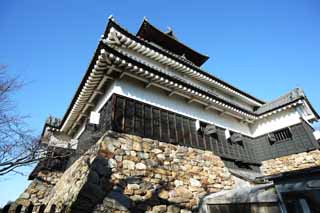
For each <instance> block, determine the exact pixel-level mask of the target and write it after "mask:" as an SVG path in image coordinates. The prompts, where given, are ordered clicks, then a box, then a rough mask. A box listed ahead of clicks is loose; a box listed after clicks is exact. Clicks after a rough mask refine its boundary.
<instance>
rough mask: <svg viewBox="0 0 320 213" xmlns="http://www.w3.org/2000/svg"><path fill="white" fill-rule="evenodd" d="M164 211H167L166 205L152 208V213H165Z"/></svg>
mask: <svg viewBox="0 0 320 213" xmlns="http://www.w3.org/2000/svg"><path fill="white" fill-rule="evenodd" d="M166 211H167V206H166V205H159V206H154V207H153V208H152V212H157V213H160V212H166Z"/></svg>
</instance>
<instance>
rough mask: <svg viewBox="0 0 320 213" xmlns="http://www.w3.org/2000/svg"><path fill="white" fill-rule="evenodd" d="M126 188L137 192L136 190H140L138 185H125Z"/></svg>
mask: <svg viewBox="0 0 320 213" xmlns="http://www.w3.org/2000/svg"><path fill="white" fill-rule="evenodd" d="M127 188H128V189H129V190H138V189H140V186H139V185H138V184H135V183H134V184H128V185H127Z"/></svg>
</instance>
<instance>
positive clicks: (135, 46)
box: [102, 27, 262, 106]
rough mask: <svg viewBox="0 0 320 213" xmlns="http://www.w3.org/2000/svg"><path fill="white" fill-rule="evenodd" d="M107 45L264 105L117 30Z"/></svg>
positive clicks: (113, 29)
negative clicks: (129, 50) (128, 50)
mask: <svg viewBox="0 0 320 213" xmlns="http://www.w3.org/2000/svg"><path fill="white" fill-rule="evenodd" d="M102 41H103V42H104V43H105V44H107V45H111V46H122V47H125V48H128V49H131V50H133V51H135V52H137V53H139V54H142V55H144V56H146V57H149V58H150V59H152V60H155V61H157V62H159V63H161V64H162V65H164V66H168V67H170V68H172V69H175V70H177V71H180V72H181V73H182V74H184V75H189V76H191V77H192V78H195V79H197V80H199V81H201V82H203V83H206V84H208V85H210V86H212V85H215V86H216V87H218V88H220V89H222V90H224V91H226V92H228V93H230V94H232V95H234V96H238V97H241V98H242V99H243V100H246V101H247V102H249V103H251V104H254V105H257V106H261V105H262V104H261V103H260V102H258V101H256V100H253V99H252V98H249V97H247V96H245V95H243V94H241V93H239V92H238V91H236V90H234V89H232V88H230V87H228V86H226V85H224V84H223V83H221V82H218V81H217V80H215V79H213V78H210V76H207V75H204V74H202V73H201V72H198V71H197V70H195V69H192V68H190V67H189V66H186V65H184V64H182V63H180V62H179V61H178V60H175V59H173V58H171V57H168V56H166V55H164V54H162V53H160V52H157V51H155V50H153V49H152V48H149V47H147V46H145V45H144V44H143V43H142V42H137V41H135V40H133V39H131V38H129V37H128V36H126V35H125V34H124V33H121V32H119V31H118V30H116V29H115V28H113V27H111V29H110V31H109V33H108V35H107V38H106V39H103V40H102Z"/></svg>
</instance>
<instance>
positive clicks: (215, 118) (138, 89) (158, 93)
mask: <svg viewBox="0 0 320 213" xmlns="http://www.w3.org/2000/svg"><path fill="white" fill-rule="evenodd" d="M112 91H113V92H114V93H116V94H120V95H123V96H126V97H129V98H132V99H135V100H139V101H142V102H145V103H148V104H151V105H154V106H157V107H160V108H162V109H166V110H169V111H172V112H176V113H179V114H182V115H185V116H188V117H191V118H194V119H199V120H202V121H205V122H208V123H214V124H216V125H217V126H220V127H224V128H228V129H230V130H233V131H236V132H241V133H243V134H245V135H249V136H250V135H251V132H250V129H249V126H248V125H247V124H244V123H240V122H239V121H238V120H237V119H235V118H232V117H230V116H228V115H223V116H221V115H219V114H218V113H216V112H215V111H211V110H204V108H203V106H200V105H198V104H195V103H191V104H188V103H187V102H186V100H185V99H183V98H181V97H178V96H175V95H174V96H171V97H169V96H168V95H167V94H166V93H165V92H164V91H163V90H160V89H157V88H154V87H149V88H148V89H146V88H144V85H143V84H142V83H140V82H136V81H132V80H131V79H130V80H127V79H126V78H124V79H122V80H117V81H115V84H114V85H113V89H112Z"/></svg>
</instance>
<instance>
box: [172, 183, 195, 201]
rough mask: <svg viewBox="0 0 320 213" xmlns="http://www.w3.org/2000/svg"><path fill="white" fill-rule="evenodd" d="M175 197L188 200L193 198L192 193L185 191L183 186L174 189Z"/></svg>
mask: <svg viewBox="0 0 320 213" xmlns="http://www.w3.org/2000/svg"><path fill="white" fill-rule="evenodd" d="M175 192H176V193H175V196H176V197H182V198H187V199H190V198H192V197H193V195H192V192H190V191H189V190H188V189H186V188H185V187H183V186H180V187H178V188H176V189H175Z"/></svg>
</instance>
